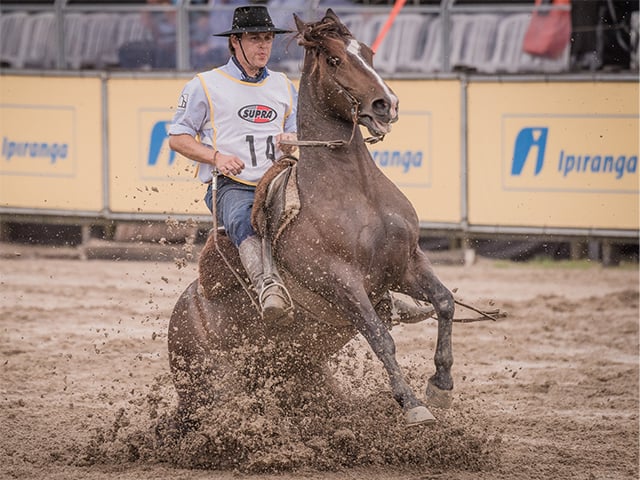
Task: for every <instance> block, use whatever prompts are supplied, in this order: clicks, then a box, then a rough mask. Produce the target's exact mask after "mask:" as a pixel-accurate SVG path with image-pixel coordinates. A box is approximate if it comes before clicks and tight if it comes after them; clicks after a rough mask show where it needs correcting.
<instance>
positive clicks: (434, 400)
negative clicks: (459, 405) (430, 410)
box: [426, 380, 451, 408]
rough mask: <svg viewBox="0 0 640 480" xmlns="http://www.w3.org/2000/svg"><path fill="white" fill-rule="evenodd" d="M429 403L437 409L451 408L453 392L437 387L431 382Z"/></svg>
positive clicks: (428, 388)
mask: <svg viewBox="0 0 640 480" xmlns="http://www.w3.org/2000/svg"><path fill="white" fill-rule="evenodd" d="M426 395H427V403H428V404H429V405H430V406H432V407H435V408H451V390H442V389H441V388H438V387H436V386H435V385H434V384H433V382H432V381H431V380H429V382H428V383H427V392H426Z"/></svg>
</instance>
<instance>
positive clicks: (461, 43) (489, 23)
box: [0, 6, 637, 74]
mask: <svg viewBox="0 0 640 480" xmlns="http://www.w3.org/2000/svg"><path fill="white" fill-rule="evenodd" d="M283 8H284V7H283ZM287 8H289V9H291V7H290V6H288V7H287ZM287 11H288V10H287ZM281 13H282V12H281ZM276 16H277V15H276ZM387 18H388V17H387V13H380V14H372V13H371V11H369V12H366V11H363V12H362V13H359V12H354V11H353V10H350V11H349V12H346V13H344V14H341V19H342V21H343V22H344V23H345V24H346V25H347V27H348V28H349V29H350V30H351V31H352V33H353V34H354V36H356V38H359V39H360V40H362V41H363V42H365V43H367V44H369V45H371V44H373V42H374V41H375V40H376V38H377V36H378V34H379V32H380V29H381V28H382V26H383V25H384V23H385V22H386V20H387ZM448 18H449V22H450V26H449V27H448V28H447V29H446V30H445V31H446V32H448V37H447V44H448V52H447V55H448V58H447V59H446V60H447V62H446V63H445V62H444V61H443V42H444V40H445V39H444V38H443V21H444V19H443V18H442V17H440V16H439V15H435V14H426V13H414V12H411V11H410V10H409V9H406V10H403V12H402V13H400V14H399V15H398V16H397V17H396V20H395V22H394V24H393V25H392V27H391V29H390V30H389V32H388V33H387V35H386V37H385V38H384V41H383V42H382V43H381V45H380V46H379V48H378V51H377V52H376V55H375V64H376V67H377V68H378V69H379V70H380V71H381V72H382V73H384V74H394V73H405V74H407V73H417V74H430V73H437V72H442V71H445V70H447V65H448V68H449V69H450V70H453V71H455V70H463V71H475V72H479V73H489V74H495V73H524V72H545V73H556V72H563V71H568V69H569V49H570V48H569V46H568V47H567V49H566V51H565V52H563V54H562V55H561V56H560V58H558V59H555V60H554V59H545V58H541V57H532V56H531V55H527V54H525V53H524V52H523V51H522V41H523V38H524V34H525V32H526V29H527V27H528V25H529V21H530V18H531V17H530V14H527V13H512V14H491V13H474V14H470V13H466V14H461V13H454V14H452V15H450V16H449V17H448ZM635 18H636V23H637V15H636V17H635ZM149 38H150V33H149V32H148V31H147V30H146V29H145V26H144V25H143V24H142V22H141V18H140V15H139V13H136V12H131V13H122V12H120V13H116V12H111V13H93V12H90V13H79V12H67V13H65V15H64V45H65V67H66V68H69V69H73V70H78V69H83V68H91V69H103V68H111V67H114V66H117V65H118V49H119V47H120V46H121V45H123V44H126V43H128V42H135V41H141V40H146V39H149ZM57 45H58V37H57V26H56V17H55V14H54V13H53V12H41V13H32V14H28V13H26V12H10V13H3V14H2V15H0V62H1V63H2V65H4V66H8V67H11V68H45V69H51V68H55V66H56V60H57V58H56V57H57V54H56V48H57ZM636 45H637V41H636ZM278 49H280V50H282V52H280V51H279V50H278ZM298 50H299V51H298ZM636 51H637V47H636ZM301 55H302V52H301V49H297V46H296V45H291V44H289V45H288V46H276V47H275V48H274V61H275V62H276V63H277V67H278V68H279V69H284V70H288V71H290V72H293V73H295V72H297V71H299V68H300V60H301ZM636 58H637V55H636ZM636 63H637V60H636Z"/></svg>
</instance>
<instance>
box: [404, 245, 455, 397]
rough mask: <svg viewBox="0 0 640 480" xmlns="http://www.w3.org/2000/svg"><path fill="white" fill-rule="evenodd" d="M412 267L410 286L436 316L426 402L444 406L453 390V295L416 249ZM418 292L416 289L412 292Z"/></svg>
mask: <svg viewBox="0 0 640 480" xmlns="http://www.w3.org/2000/svg"><path fill="white" fill-rule="evenodd" d="M414 265H415V268H414V270H413V271H412V272H410V273H411V276H412V277H413V279H412V280H414V281H415V283H413V285H414V286H418V288H419V289H420V290H422V293H423V294H426V297H427V299H428V300H429V302H431V304H432V305H433V307H434V308H435V310H436V314H437V316H438V340H437V343H436V352H435V355H434V358H433V360H434V363H435V367H436V373H435V374H434V375H432V376H431V377H430V378H429V383H428V385H427V397H428V398H429V404H430V405H434V406H439V407H448V406H449V403H450V401H451V400H450V395H449V393H448V392H450V391H451V390H453V377H452V376H451V367H452V365H453V347H452V341H451V336H452V326H453V315H454V311H455V302H454V299H453V294H452V293H451V292H450V291H449V289H447V288H446V287H445V286H444V285H443V284H442V282H441V281H440V280H439V279H438V277H437V276H436V274H435V273H434V271H433V268H432V267H431V263H430V262H429V260H428V259H427V257H426V255H425V254H424V253H423V252H422V251H420V250H417V251H416V262H415V264H414ZM415 293H416V294H418V293H419V292H417V291H416V292H415Z"/></svg>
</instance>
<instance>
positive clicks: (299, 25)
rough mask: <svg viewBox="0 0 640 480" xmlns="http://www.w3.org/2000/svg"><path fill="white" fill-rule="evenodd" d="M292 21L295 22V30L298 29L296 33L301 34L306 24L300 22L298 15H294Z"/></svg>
mask: <svg viewBox="0 0 640 480" xmlns="http://www.w3.org/2000/svg"><path fill="white" fill-rule="evenodd" d="M293 19H294V20H295V22H296V28H297V29H298V32H299V33H302V31H303V30H304V29H305V27H306V26H307V24H306V23H304V22H303V21H302V19H301V18H300V17H299V16H298V15H296V14H295V13H294V14H293Z"/></svg>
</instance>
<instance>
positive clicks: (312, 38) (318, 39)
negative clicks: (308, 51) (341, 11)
mask: <svg viewBox="0 0 640 480" xmlns="http://www.w3.org/2000/svg"><path fill="white" fill-rule="evenodd" d="M327 38H333V39H340V40H343V39H345V38H352V35H351V32H349V30H348V29H347V28H346V27H345V26H344V25H342V24H341V23H340V21H339V20H338V19H337V18H334V17H332V16H330V15H325V17H324V18H323V19H322V20H320V21H319V22H315V23H307V24H306V28H305V30H304V31H303V32H301V33H300V35H299V37H298V44H299V45H300V46H302V47H304V48H313V47H317V46H320V45H321V43H322V41H323V40H325V39H327Z"/></svg>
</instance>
